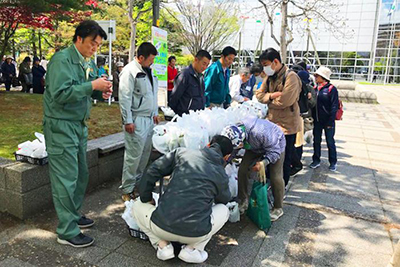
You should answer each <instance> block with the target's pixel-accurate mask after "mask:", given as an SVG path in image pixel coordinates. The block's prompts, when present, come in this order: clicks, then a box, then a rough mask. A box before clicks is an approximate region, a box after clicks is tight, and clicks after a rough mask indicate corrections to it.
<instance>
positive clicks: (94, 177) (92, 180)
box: [86, 166, 100, 191]
mask: <svg viewBox="0 0 400 267" xmlns="http://www.w3.org/2000/svg"><path fill="white" fill-rule="evenodd" d="M98 185H100V182H99V167H98V166H95V167H92V168H89V183H88V186H87V189H86V191H92V190H93V189H94V188H95V187H96V186H98Z"/></svg>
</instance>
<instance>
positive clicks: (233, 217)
mask: <svg viewBox="0 0 400 267" xmlns="http://www.w3.org/2000/svg"><path fill="white" fill-rule="evenodd" d="M226 207H227V208H228V209H229V221H230V222H232V223H235V222H238V221H240V212H239V205H238V203H237V202H235V201H233V202H229V203H227V204H226Z"/></svg>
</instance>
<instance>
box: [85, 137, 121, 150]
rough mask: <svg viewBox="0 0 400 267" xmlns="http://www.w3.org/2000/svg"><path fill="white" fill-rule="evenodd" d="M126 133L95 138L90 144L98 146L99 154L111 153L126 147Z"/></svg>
mask: <svg viewBox="0 0 400 267" xmlns="http://www.w3.org/2000/svg"><path fill="white" fill-rule="evenodd" d="M124 142H125V140H124V133H122V132H121V133H116V134H111V135H108V136H105V137H101V138H98V139H95V140H90V141H89V142H88V146H89V145H90V146H91V147H97V148H98V149H99V154H105V153H109V152H111V151H114V150H117V149H119V148H123V147H125V143H124Z"/></svg>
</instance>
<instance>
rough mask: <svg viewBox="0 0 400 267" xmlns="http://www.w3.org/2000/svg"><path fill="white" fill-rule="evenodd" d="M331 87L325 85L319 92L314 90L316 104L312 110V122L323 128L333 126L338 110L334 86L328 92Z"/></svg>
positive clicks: (336, 93)
mask: <svg viewBox="0 0 400 267" xmlns="http://www.w3.org/2000/svg"><path fill="white" fill-rule="evenodd" d="M330 86H331V84H330V83H327V84H326V85H325V86H324V87H322V88H321V89H320V90H318V88H315V91H316V92H317V103H316V105H315V107H314V108H313V109H312V114H313V118H314V121H316V122H318V123H320V124H322V125H323V126H332V127H333V126H335V117H336V112H337V110H338V108H339V95H338V91H337V89H336V87H335V86H332V89H331V90H329V87H330Z"/></svg>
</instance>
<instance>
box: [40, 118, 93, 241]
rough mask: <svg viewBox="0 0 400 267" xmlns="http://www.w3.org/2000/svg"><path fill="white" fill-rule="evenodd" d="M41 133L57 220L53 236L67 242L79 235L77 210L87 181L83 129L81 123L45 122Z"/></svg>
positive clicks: (84, 126) (84, 132) (54, 120)
mask: <svg viewBox="0 0 400 267" xmlns="http://www.w3.org/2000/svg"><path fill="white" fill-rule="evenodd" d="M43 129H44V134H45V139H46V149H47V153H48V155H49V174H50V182H51V190H52V194H53V202H54V207H55V209H56V212H57V216H58V220H59V223H58V226H57V231H56V232H57V234H58V236H59V237H60V238H61V239H71V238H73V237H75V236H77V235H78V234H79V233H80V229H79V227H78V220H79V218H80V217H81V214H80V213H79V210H80V208H81V206H82V202H83V197H84V195H85V191H86V187H87V183H88V180H89V175H88V168H87V162H86V147H87V136H88V130H87V126H86V125H85V123H84V122H83V121H68V120H58V119H52V118H45V119H44V122H43Z"/></svg>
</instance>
